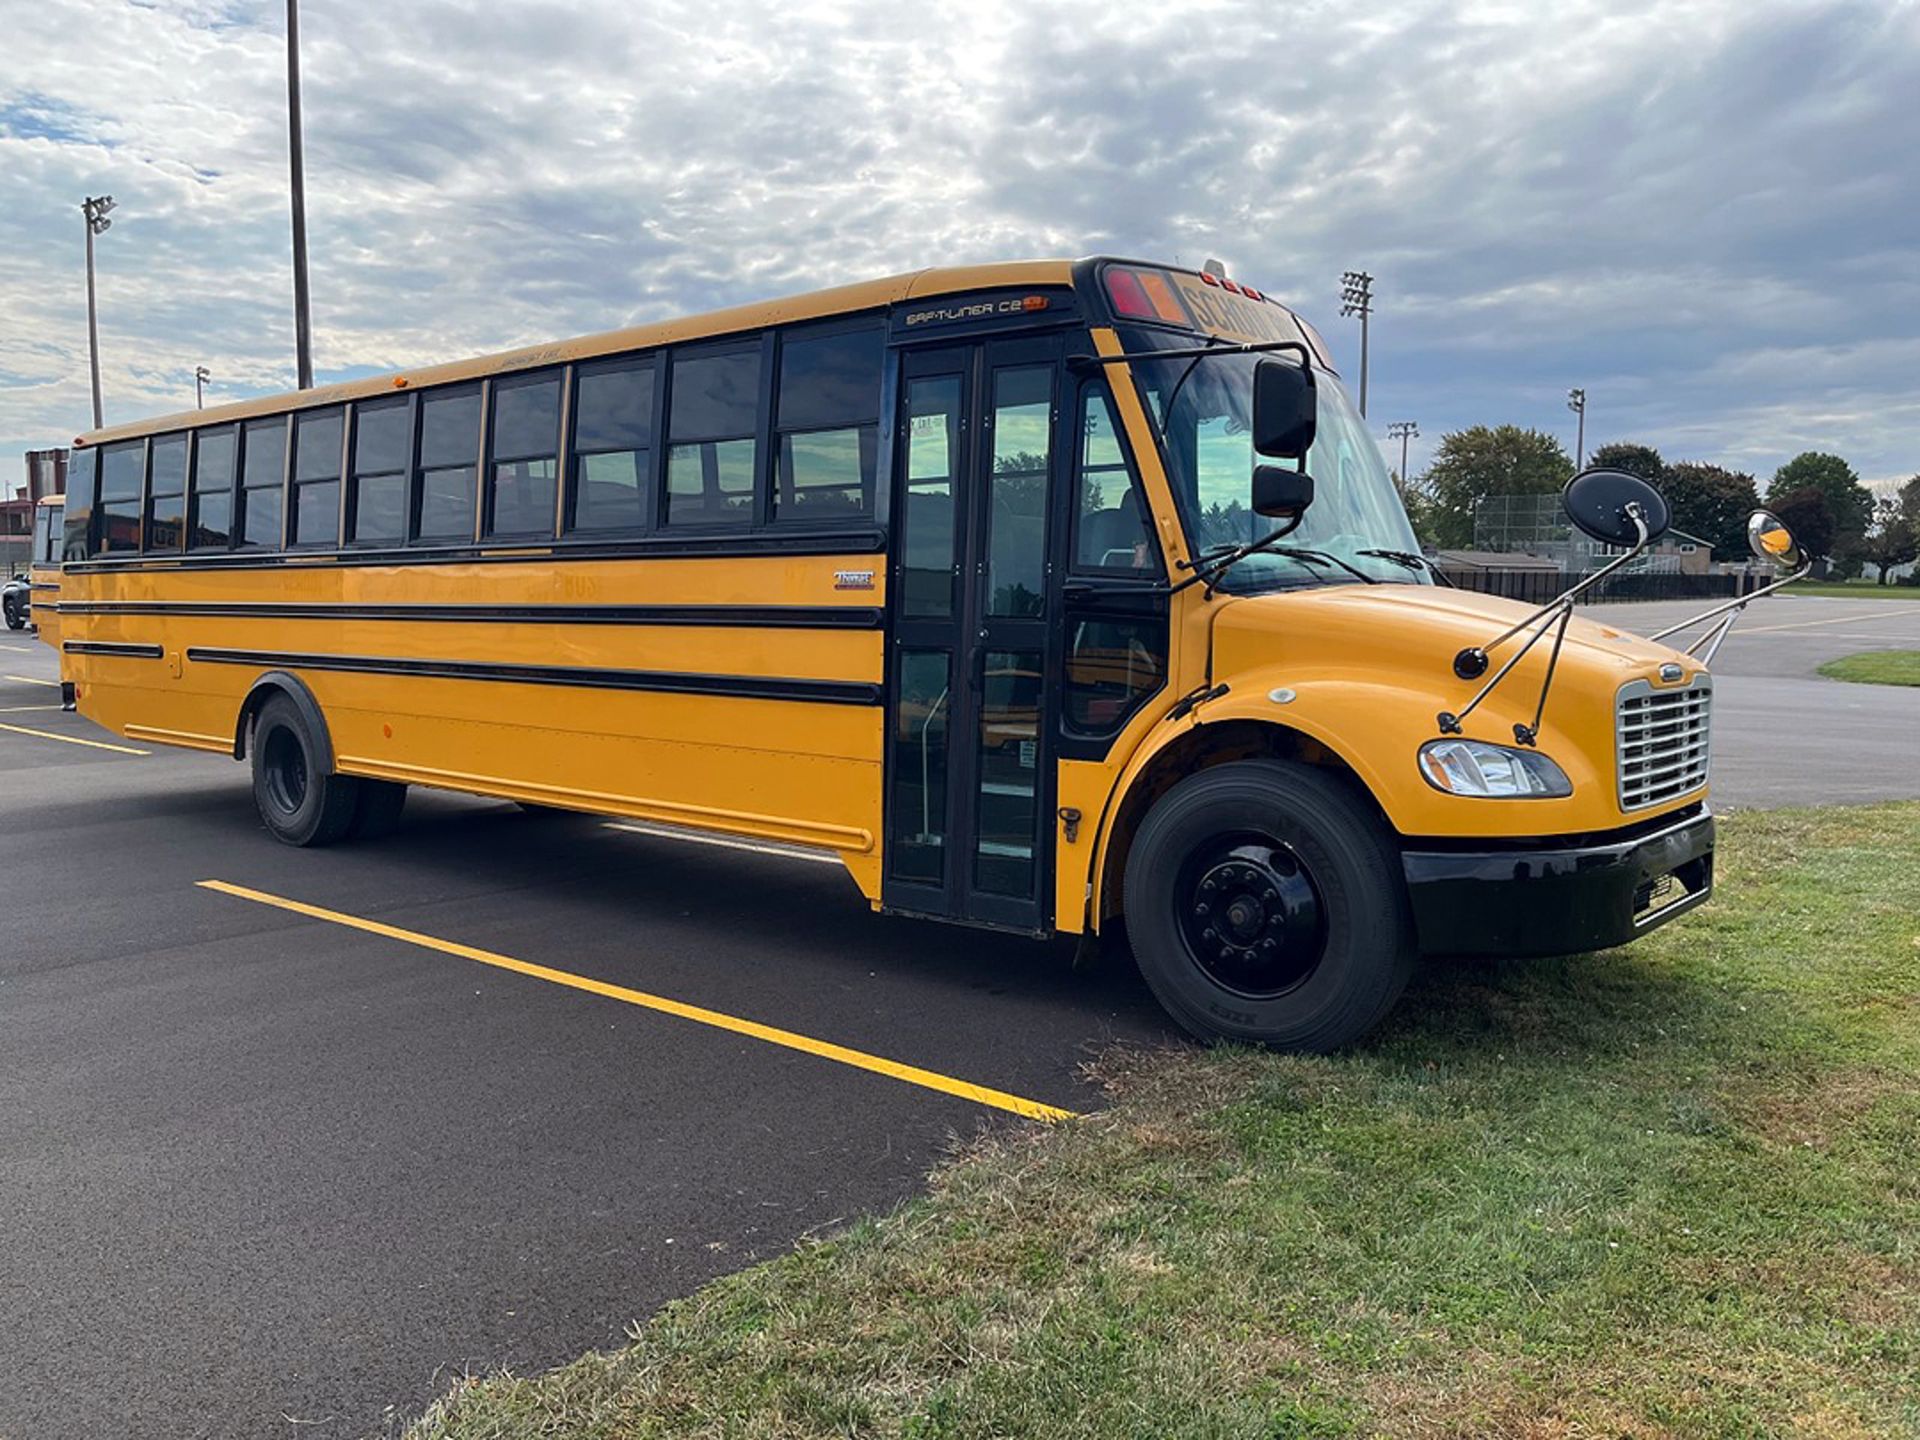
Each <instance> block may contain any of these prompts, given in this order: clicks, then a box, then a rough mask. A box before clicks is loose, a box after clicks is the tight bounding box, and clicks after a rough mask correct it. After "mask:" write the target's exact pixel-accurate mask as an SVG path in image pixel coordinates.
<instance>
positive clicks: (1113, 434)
mask: <svg viewBox="0 0 1920 1440" xmlns="http://www.w3.org/2000/svg"><path fill="white" fill-rule="evenodd" d="M1076 459H1077V462H1078V463H1077V465H1076V468H1075V474H1074V483H1075V484H1076V485H1077V486H1078V502H1077V504H1076V506H1075V514H1074V524H1073V568H1074V569H1076V570H1095V571H1101V570H1105V571H1116V570H1122V571H1128V572H1135V571H1141V570H1152V569H1156V568H1157V567H1158V564H1159V559H1158V556H1157V555H1156V554H1155V551H1154V544H1153V532H1152V530H1151V529H1150V528H1149V527H1148V525H1147V514H1146V501H1145V497H1143V496H1142V495H1141V493H1140V486H1139V483H1138V482H1137V481H1136V480H1135V479H1134V478H1133V475H1132V473H1131V472H1130V471H1129V470H1128V469H1127V460H1126V456H1125V455H1124V454H1123V453H1122V452H1121V449H1120V427H1119V424H1118V422H1117V420H1116V418H1115V416H1114V413H1113V397H1112V396H1111V395H1109V394H1108V393H1107V385H1106V382H1105V381H1104V380H1095V381H1089V382H1088V383H1087V384H1085V385H1083V386H1082V387H1081V389H1080V453H1079V455H1078V456H1077V457H1076Z"/></svg>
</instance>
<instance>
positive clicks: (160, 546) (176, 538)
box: [141, 433, 187, 554]
mask: <svg viewBox="0 0 1920 1440" xmlns="http://www.w3.org/2000/svg"><path fill="white" fill-rule="evenodd" d="M148 452H149V459H148V462H147V517H146V523H145V524H144V525H143V526H142V527H141V538H142V544H141V549H143V550H145V551H146V552H147V553H148V554H154V553H156V552H161V551H167V550H178V549H179V548H180V540H181V531H182V530H183V529H184V528H185V524H186V517H187V437H186V435H185V434H184V433H181V434H177V435H162V436H160V437H159V438H158V439H156V440H155V441H154V442H153V444H152V445H151V446H149V447H148Z"/></svg>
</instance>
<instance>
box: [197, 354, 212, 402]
mask: <svg viewBox="0 0 1920 1440" xmlns="http://www.w3.org/2000/svg"><path fill="white" fill-rule="evenodd" d="M212 378H213V372H212V371H211V370H209V369H207V367H206V366H204V365H196V366H194V367H193V408H194V409H196V410H204V409H206V408H207V390H206V385H207V381H209V380H211V379H212Z"/></svg>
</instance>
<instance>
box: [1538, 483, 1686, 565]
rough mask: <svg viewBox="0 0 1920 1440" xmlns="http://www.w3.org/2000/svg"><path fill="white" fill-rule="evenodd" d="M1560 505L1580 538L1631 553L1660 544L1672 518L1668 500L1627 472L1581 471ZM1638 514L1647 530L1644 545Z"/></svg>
mask: <svg viewBox="0 0 1920 1440" xmlns="http://www.w3.org/2000/svg"><path fill="white" fill-rule="evenodd" d="M1560 503H1561V504H1562V505H1564V506H1565V507H1566V510H1567V518H1568V519H1569V520H1571V521H1572V522H1573V523H1574V526H1575V527H1576V528H1577V529H1578V530H1579V531H1580V533H1581V534H1583V535H1586V536H1587V537H1589V538H1590V539H1594V540H1598V541H1599V542H1600V543H1601V544H1603V545H1624V546H1626V547H1627V548H1629V549H1631V548H1633V547H1634V546H1637V545H1640V544H1642V543H1648V544H1650V543H1652V542H1653V541H1655V540H1658V539H1659V538H1660V537H1661V536H1662V535H1664V534H1665V533H1666V530H1667V523H1668V520H1669V518H1670V517H1669V515H1668V512H1667V497H1666V496H1664V495H1662V494H1661V493H1660V492H1659V491H1658V490H1656V489H1654V488H1653V486H1651V485H1649V484H1648V483H1647V482H1646V481H1644V480H1642V479H1641V478H1640V477H1639V476H1638V475H1634V474H1632V473H1630V472H1628V471H1626V470H1602V469H1589V470H1582V471H1581V472H1580V473H1579V474H1578V475H1576V476H1574V477H1573V479H1571V480H1569V481H1568V482H1567V488H1566V489H1565V490H1563V491H1562V492H1561V494H1560ZM1636 514H1637V515H1638V516H1639V518H1640V524H1641V525H1644V526H1646V536H1645V539H1644V541H1643V539H1642V537H1641V534H1640V530H1639V527H1638V526H1636V525H1635V524H1634V523H1633V521H1634V516H1635V515H1636Z"/></svg>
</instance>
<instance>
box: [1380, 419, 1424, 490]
mask: <svg viewBox="0 0 1920 1440" xmlns="http://www.w3.org/2000/svg"><path fill="white" fill-rule="evenodd" d="M1419 433H1420V422H1419V421H1417V420H1395V421H1393V422H1392V423H1391V424H1389V425H1388V426H1387V438H1388V439H1389V440H1398V441H1399V442H1400V488H1401V489H1402V490H1406V489H1407V488H1408V485H1409V482H1408V480H1407V442H1408V441H1409V440H1411V439H1413V437H1414V436H1416V435H1418V434H1419Z"/></svg>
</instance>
